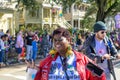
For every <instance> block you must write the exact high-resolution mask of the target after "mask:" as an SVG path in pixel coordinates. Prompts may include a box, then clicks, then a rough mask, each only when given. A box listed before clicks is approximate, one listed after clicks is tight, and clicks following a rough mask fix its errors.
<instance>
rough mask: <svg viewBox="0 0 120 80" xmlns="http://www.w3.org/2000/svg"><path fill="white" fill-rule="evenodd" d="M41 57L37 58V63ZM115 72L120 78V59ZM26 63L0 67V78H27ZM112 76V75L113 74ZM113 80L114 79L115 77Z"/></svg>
mask: <svg viewBox="0 0 120 80" xmlns="http://www.w3.org/2000/svg"><path fill="white" fill-rule="evenodd" d="M40 60H41V59H37V61H36V62H37V64H38V63H39V62H40ZM114 67H115V68H114V70H115V74H116V77H117V80H120V76H119V75H120V61H117V62H116V64H115V65H114ZM26 76H27V73H26V64H25V63H23V64H19V63H17V64H13V65H10V66H7V67H3V68H1V69H0V80H26ZM111 78H112V76H111ZM111 80H114V79H113V78H112V79H111Z"/></svg>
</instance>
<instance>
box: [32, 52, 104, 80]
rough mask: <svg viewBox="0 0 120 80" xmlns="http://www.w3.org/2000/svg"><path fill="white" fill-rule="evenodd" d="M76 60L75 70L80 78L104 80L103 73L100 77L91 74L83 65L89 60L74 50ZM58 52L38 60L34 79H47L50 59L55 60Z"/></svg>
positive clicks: (83, 79)
mask: <svg viewBox="0 0 120 80" xmlns="http://www.w3.org/2000/svg"><path fill="white" fill-rule="evenodd" d="M74 53H75V55H76V60H77V71H78V73H79V75H80V80H106V77H105V74H103V75H102V76H101V77H97V76H93V75H92V73H91V72H90V71H89V70H87V69H86V67H85V65H86V64H87V63H88V61H90V59H88V57H86V56H85V55H83V54H81V53H79V52H76V51H74ZM57 56H58V54H57V55H56V56H55V57H54V58H53V57H52V56H51V55H49V56H48V57H47V58H45V59H44V60H42V61H41V62H40V66H39V71H38V72H37V74H36V77H35V79H34V80H48V75H49V71H50V66H51V63H52V61H55V60H56V58H57Z"/></svg>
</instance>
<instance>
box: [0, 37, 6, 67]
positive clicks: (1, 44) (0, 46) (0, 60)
mask: <svg viewBox="0 0 120 80" xmlns="http://www.w3.org/2000/svg"><path fill="white" fill-rule="evenodd" d="M4 40H5V38H4V35H2V36H1V39H0V68H1V67H2V65H3V57H4V54H5V51H4V49H5V47H4Z"/></svg>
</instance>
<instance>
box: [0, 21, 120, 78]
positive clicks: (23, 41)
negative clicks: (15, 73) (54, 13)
mask: <svg viewBox="0 0 120 80" xmlns="http://www.w3.org/2000/svg"><path fill="white" fill-rule="evenodd" d="M93 30H94V32H93V33H90V32H86V33H85V32H84V33H73V34H71V33H70V32H69V30H67V29H64V28H61V27H59V28H57V29H55V30H54V31H53V33H52V34H51V35H50V34H48V33H44V34H42V35H41V36H38V32H37V31H35V32H32V31H29V32H26V33H23V32H22V31H19V32H18V33H17V35H16V38H14V37H11V36H10V32H9V30H8V31H7V32H6V34H4V33H3V31H2V30H1V32H0V36H1V39H0V66H1V65H2V64H5V65H7V60H8V59H7V58H8V54H9V48H10V46H11V45H12V46H13V45H14V47H15V49H16V53H17V61H18V62H19V63H21V62H22V61H21V54H22V53H24V51H23V50H26V53H25V55H24V57H25V62H26V64H27V68H32V69H36V70H37V71H38V72H37V74H36V76H35V80H81V79H82V80H111V76H110V73H111V71H112V70H111V68H110V66H112V65H111V64H110V59H111V56H113V57H116V58H117V59H120V54H118V52H119V50H120V32H117V31H113V32H107V28H106V25H105V23H104V22H102V21H98V22H96V23H95V24H94V26H93ZM39 44H40V46H38V45H39ZM39 49H40V50H39ZM38 55H40V56H42V57H43V58H44V59H43V60H42V61H40V65H39V66H36V64H35V61H36V58H37V56H38ZM89 62H91V63H92V64H94V65H96V66H97V67H99V68H100V69H102V70H103V71H104V72H103V74H101V76H99V77H98V75H95V74H94V72H92V71H90V70H89V69H87V68H86V66H87V64H88V63H89ZM43 73H44V74H43Z"/></svg>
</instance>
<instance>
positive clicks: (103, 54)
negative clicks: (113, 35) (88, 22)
mask: <svg viewBox="0 0 120 80" xmlns="http://www.w3.org/2000/svg"><path fill="white" fill-rule="evenodd" d="M93 28H94V34H93V35H91V36H89V37H88V38H87V40H86V41H85V43H84V49H85V54H86V55H87V56H88V57H89V58H90V59H92V60H94V62H95V63H97V64H98V65H99V66H100V67H102V68H103V69H104V71H105V74H106V78H107V80H111V79H110V71H111V70H110V66H111V65H110V64H109V62H110V58H111V56H117V57H118V58H120V55H119V54H117V50H116V48H115V46H114V45H113V42H112V41H111V40H110V39H109V38H108V37H107V36H106V32H107V30H106V25H105V23H104V22H102V21H98V22H96V23H95V24H94V27H93Z"/></svg>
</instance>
